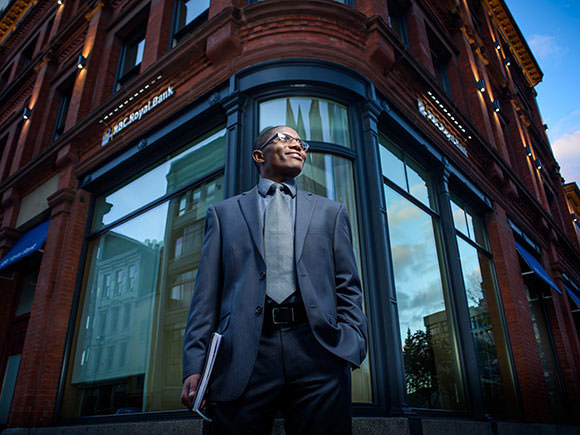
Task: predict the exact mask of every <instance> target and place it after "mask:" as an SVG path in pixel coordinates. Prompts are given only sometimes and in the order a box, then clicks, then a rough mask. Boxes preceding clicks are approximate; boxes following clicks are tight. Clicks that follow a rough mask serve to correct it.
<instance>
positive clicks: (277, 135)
mask: <svg viewBox="0 0 580 435" xmlns="http://www.w3.org/2000/svg"><path fill="white" fill-rule="evenodd" d="M282 135H284V136H286V137H289V138H290V139H291V141H292V140H294V141H296V142H298V145H300V148H302V151H304V152H307V151H308V150H309V149H310V144H309V143H308V142H306V141H304V140H302V139H298V138H297V137H294V136H290V135H289V134H288V133H282V132H279V131H277V132H276V133H274V135H273V136H272V137H271V138H270V139H268V140H267V141H266V142H264V144H263V145H261V146H259V147H258V148H256V149H257V150H263V149H264V148H266V146H267V145H269V144H270V143H271V142H272V141H273V140H274V139H276V138H278V139H280V140H282V141H284V140H283V139H282V137H281V136H282ZM291 141H289V142H291Z"/></svg>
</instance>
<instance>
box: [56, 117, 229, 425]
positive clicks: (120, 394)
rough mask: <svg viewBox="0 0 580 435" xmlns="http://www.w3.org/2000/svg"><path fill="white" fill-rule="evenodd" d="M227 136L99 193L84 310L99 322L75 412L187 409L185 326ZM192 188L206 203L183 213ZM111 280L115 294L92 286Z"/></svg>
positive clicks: (218, 134) (72, 370)
mask: <svg viewBox="0 0 580 435" xmlns="http://www.w3.org/2000/svg"><path fill="white" fill-rule="evenodd" d="M225 138H226V130H225V129H223V128H220V129H218V130H215V131H212V132H210V133H209V134H207V135H206V136H204V137H201V138H200V139H197V140H195V141H193V142H192V143H190V144H189V145H188V146H187V147H186V148H185V149H181V150H179V151H178V152H176V153H174V154H172V155H169V156H167V157H166V158H165V159H164V160H163V161H161V162H158V163H157V164H155V165H154V166H153V167H151V168H149V169H148V170H147V171H145V172H144V173H141V174H138V175H137V176H135V177H134V178H133V179H131V180H130V181H129V182H127V183H126V184H124V185H122V186H119V187H118V188H116V189H114V190H113V191H111V192H108V193H106V194H104V195H101V196H99V197H97V198H96V201H95V212H94V213H95V214H94V219H93V221H92V228H91V230H92V232H93V233H92V235H91V236H89V245H88V253H89V254H88V258H87V263H86V267H85V269H86V273H85V277H84V287H83V295H84V297H83V299H82V303H81V305H80V306H79V315H78V317H79V325H85V324H86V319H87V317H89V316H92V317H95V318H96V319H98V320H97V322H96V324H95V322H93V325H91V326H90V327H89V328H84V327H83V328H80V327H79V328H77V331H76V339H75V343H76V344H75V347H74V348H73V349H72V352H71V358H70V362H69V379H70V382H69V383H68V384H67V386H66V387H65V394H64V400H63V407H62V414H63V416H64V417H65V418H72V417H79V416H88V415H103V414H115V413H127V412H142V411H159V410H169V409H181V408H182V406H181V404H180V400H179V395H178V394H175V391H178V390H179V389H180V388H181V357H182V355H181V344H182V340H183V331H184V329H185V322H186V319H187V313H188V310H189V304H190V301H191V297H192V294H193V286H194V284H195V276H196V272H197V267H198V263H199V260H200V254H201V244H202V238H203V230H204V224H205V214H206V211H207V208H208V206H209V205H210V204H212V203H214V202H216V201H218V200H221V199H223V196H224V182H223V170H224V169H223V168H224V161H225ZM183 192H186V193H185V194H186V195H190V196H191V197H197V198H198V202H197V208H196V209H195V211H193V209H191V210H192V211H190V212H189V213H187V214H185V215H182V216H179V215H178V213H177V210H178V208H179V203H180V198H181V197H182V196H183V195H184V193H183ZM198 192H199V193H198ZM180 237H181V238H183V239H184V243H183V247H184V250H183V251H182V252H183V255H181V256H180V257H177V258H176V257H175V256H174V255H173V247H174V246H175V243H176V240H177V239H179V238H180ZM103 281H104V284H101V285H104V287H105V289H107V288H108V289H110V290H108V294H109V295H110V297H109V298H98V297H97V296H95V292H93V291H92V289H93V288H94V287H95V286H98V285H100V283H101V282H103ZM106 291H107V290H106ZM107 322H108V324H107ZM122 347H124V348H125V349H126V351H123V350H122V349H121V348H122ZM84 349H90V352H89V353H85V354H84V357H83V350H84ZM123 352H125V353H123Z"/></svg>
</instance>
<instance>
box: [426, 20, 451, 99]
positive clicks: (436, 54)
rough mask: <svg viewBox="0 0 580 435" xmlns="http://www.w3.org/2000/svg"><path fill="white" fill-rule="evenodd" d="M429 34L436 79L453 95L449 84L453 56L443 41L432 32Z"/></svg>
mask: <svg viewBox="0 0 580 435" xmlns="http://www.w3.org/2000/svg"><path fill="white" fill-rule="evenodd" d="M427 33H428V35H427V36H428V39H429V47H430V50H431V60H432V62H433V71H434V73H435V78H436V79H437V82H438V83H439V85H440V86H441V87H442V88H443V90H445V92H447V93H448V94H449V95H451V85H450V84H449V75H448V71H447V70H448V65H449V59H450V58H451V56H450V54H449V52H448V51H447V49H446V48H445V47H444V45H443V44H442V43H441V41H439V39H438V38H437V37H436V36H435V35H433V33H432V32H430V31H428V32H427Z"/></svg>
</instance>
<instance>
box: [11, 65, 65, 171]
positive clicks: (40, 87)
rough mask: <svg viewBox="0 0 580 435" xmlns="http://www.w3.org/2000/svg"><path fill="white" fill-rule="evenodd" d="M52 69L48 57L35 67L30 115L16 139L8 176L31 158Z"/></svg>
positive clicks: (29, 104)
mask: <svg viewBox="0 0 580 435" xmlns="http://www.w3.org/2000/svg"><path fill="white" fill-rule="evenodd" d="M54 69H55V67H54V65H53V63H52V62H51V61H50V59H49V58H48V57H46V58H45V59H44V60H43V61H42V63H40V64H39V65H38V66H37V75H36V81H35V82H34V87H33V88H32V94H31V96H30V101H29V103H28V107H29V108H30V109H31V110H32V114H31V116H30V118H29V119H27V120H25V121H24V125H23V126H22V132H21V133H20V137H19V138H18V142H17V145H16V149H15V152H14V158H13V159H12V165H11V167H10V174H13V173H15V172H16V171H17V170H18V169H20V168H21V167H22V166H24V165H25V164H26V163H27V162H28V160H29V159H30V157H31V156H32V151H33V149H34V143H35V141H36V138H37V135H38V134H39V132H40V128H39V127H40V125H41V123H42V119H43V117H44V115H45V108H46V105H47V101H46V100H47V96H48V93H49V92H50V80H51V78H52V74H53V72H54Z"/></svg>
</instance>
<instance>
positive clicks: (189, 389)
mask: <svg viewBox="0 0 580 435" xmlns="http://www.w3.org/2000/svg"><path fill="white" fill-rule="evenodd" d="M199 378H201V375H200V374H195V375H190V376H188V377H187V378H185V381H183V390H182V391H181V403H183V404H184V405H185V406H186V407H187V408H188V409H191V408H193V398H194V397H195V393H197V385H198V384H199ZM202 407H203V406H202Z"/></svg>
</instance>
